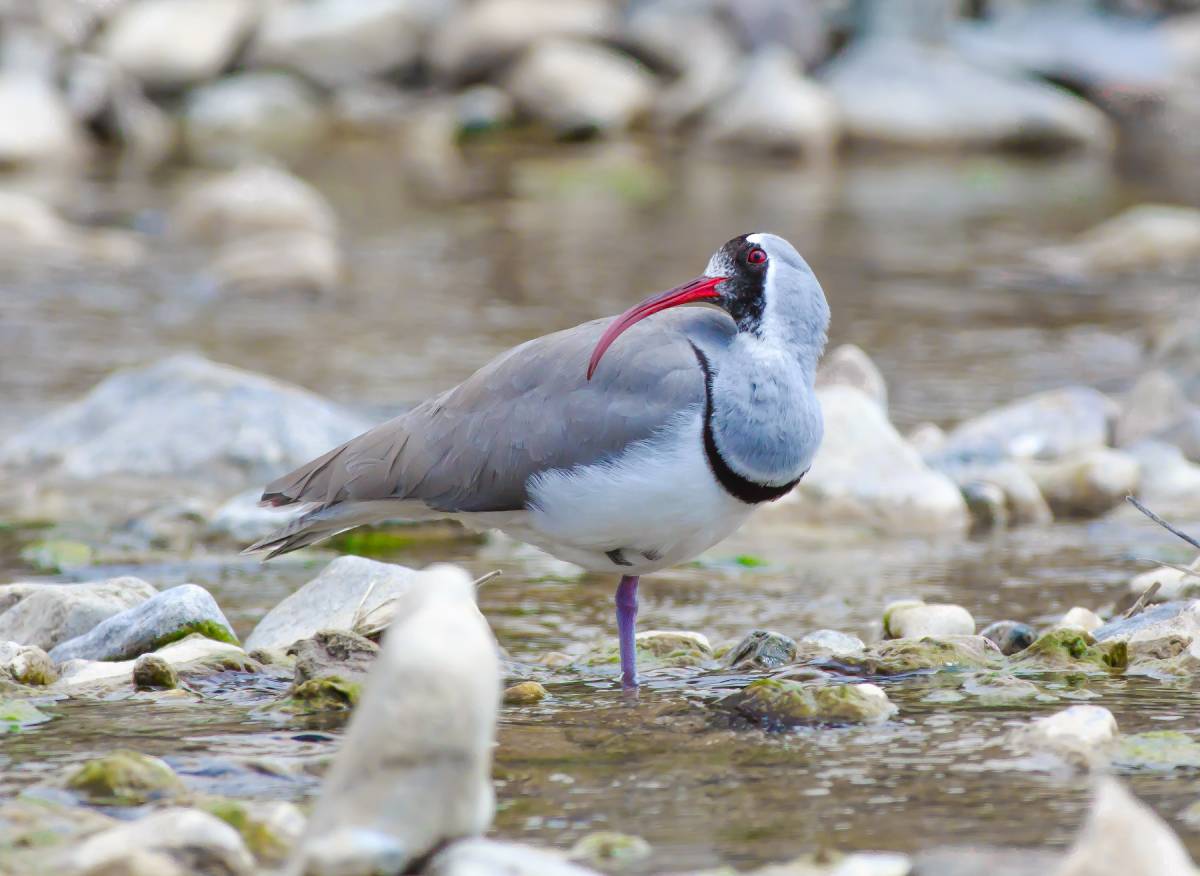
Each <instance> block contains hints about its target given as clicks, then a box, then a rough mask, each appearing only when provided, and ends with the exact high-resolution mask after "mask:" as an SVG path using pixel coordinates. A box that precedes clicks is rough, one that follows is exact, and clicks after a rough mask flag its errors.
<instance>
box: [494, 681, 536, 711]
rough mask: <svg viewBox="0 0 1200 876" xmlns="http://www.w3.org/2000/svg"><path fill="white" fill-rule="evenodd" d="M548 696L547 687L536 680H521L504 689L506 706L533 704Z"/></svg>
mask: <svg viewBox="0 0 1200 876" xmlns="http://www.w3.org/2000/svg"><path fill="white" fill-rule="evenodd" d="M545 698H546V688H544V687H542V685H540V684H538V683H537V682H536V681H520V682H517V683H516V684H514V685H512V686H511V687H507V688H505V689H504V704H505V705H506V706H532V705H533V704H534V703H540V702H541V701H542V700H543V699H545Z"/></svg>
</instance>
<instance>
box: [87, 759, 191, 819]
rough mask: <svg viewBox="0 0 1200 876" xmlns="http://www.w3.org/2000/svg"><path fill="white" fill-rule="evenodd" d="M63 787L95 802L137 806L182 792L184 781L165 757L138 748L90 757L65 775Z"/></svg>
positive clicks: (103, 804)
mask: <svg viewBox="0 0 1200 876" xmlns="http://www.w3.org/2000/svg"><path fill="white" fill-rule="evenodd" d="M66 787H67V789H68V790H70V791H74V792H75V793H77V794H79V795H81V796H83V797H84V798H85V799H86V800H87V801H88V802H89V803H92V804H94V805H98V806H140V805H142V804H143V803H148V802H150V801H151V800H161V799H163V798H165V797H175V796H178V795H179V794H182V793H183V792H184V786H183V782H182V781H180V779H179V776H177V775H175V771H174V770H172V769H171V768H170V767H169V766H167V764H166V763H165V762H164V761H162V760H160V759H159V758H157V757H150V756H149V755H145V754H142V753H140V752H137V751H114V752H113V753H112V754H106V755H104V756H103V757H98V758H95V759H93V760H89V761H88V762H87V763H85V764H83V765H82V766H80V767H79V768H78V769H76V770H75V771H74V772H72V773H71V774H70V775H69V776H67V779H66Z"/></svg>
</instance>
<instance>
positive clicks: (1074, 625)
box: [1054, 605, 1104, 633]
mask: <svg viewBox="0 0 1200 876" xmlns="http://www.w3.org/2000/svg"><path fill="white" fill-rule="evenodd" d="M1054 626H1055V627H1056V628H1058V629H1073V630H1083V631H1084V632H1085V633H1094V632H1095V631H1096V630H1098V629H1100V627H1102V626H1104V621H1103V620H1102V619H1101V618H1100V616H1099V615H1098V614H1096V612H1094V611H1092V610H1091V609H1090V608H1083V607H1082V606H1079V605H1076V606H1075V607H1074V608H1072V609H1071V610H1070V611H1068V612H1067V613H1066V614H1064V615H1063V616H1062V618H1061V619H1060V620H1059V622H1058V623H1057V624H1055V625H1054Z"/></svg>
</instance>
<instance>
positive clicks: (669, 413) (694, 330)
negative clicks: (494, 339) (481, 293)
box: [263, 310, 732, 512]
mask: <svg viewBox="0 0 1200 876" xmlns="http://www.w3.org/2000/svg"><path fill="white" fill-rule="evenodd" d="M607 324H608V320H596V321H594V322H590V323H585V324H583V325H580V326H577V327H576V328H573V329H568V330H566V331H562V332H558V333H555V334H552V335H546V336H545V337H541V338H538V339H536V340H533V341H529V342H528V343H525V344H522V345H521V346H519V347H516V348H515V349H513V350H511V351H509V352H508V353H506V354H504V355H503V356H501V357H499V358H497V359H495V360H493V361H492V362H491V363H489V364H488V365H486V366H484V367H483V368H481V369H480V370H479V371H477V372H476V373H475V374H473V375H472V376H471V377H469V378H468V379H467V380H466V381H464V382H463V383H461V384H460V385H459V386H457V387H455V388H454V389H452V390H449V391H448V392H446V393H444V394H442V395H440V396H438V397H436V398H433V399H430V400H429V401H427V402H425V403H423V404H421V405H419V406H418V407H416V408H414V409H413V410H411V411H409V412H408V413H406V414H404V415H402V416H400V417H397V418H395V419H393V420H390V421H388V422H386V423H383V424H381V425H379V426H377V427H375V428H374V429H372V430H370V431H369V432H366V433H365V434H363V435H360V436H359V437H357V438H354V439H352V440H351V441H349V442H347V443H346V444H344V445H342V446H341V447H338V448H336V449H334V450H332V451H330V452H329V453H327V454H325V455H324V456H322V457H320V458H318V459H316V460H313V461H312V462H311V463H308V464H307V465H305V466H302V467H301V468H299V469H297V470H296V471H294V472H291V473H290V474H287V475H284V476H283V477H281V478H279V479H278V480H276V481H275V482H273V483H271V484H270V485H268V486H267V488H266V491H265V492H264V494H263V500H264V501H265V502H268V503H270V504H274V505H287V504H292V503H296V502H304V503H317V504H319V505H320V506H322V507H328V506H330V505H334V504H336V503H341V502H360V501H371V500H377V499H411V500H419V501H421V502H423V503H425V504H426V505H427V506H428V507H429V508H431V509H434V510H437V511H442V512H470V511H507V510H516V509H519V508H522V507H524V506H525V503H526V501H527V498H528V496H527V493H526V484H527V483H528V481H529V479H530V477H531V476H532V475H534V474H536V473H538V472H541V471H545V470H547V469H555V468H570V467H573V466H576V465H587V464H589V463H593V462H597V461H599V460H601V459H604V458H608V457H612V456H615V455H617V454H619V453H620V452H621V451H622V450H623V449H624V448H625V447H627V446H628V445H629V444H631V443H633V442H635V441H639V440H643V439H646V438H649V437H651V436H652V435H653V434H654V433H655V432H656V431H657V430H659V429H660V428H662V427H663V426H664V425H666V424H667V423H668V422H669V421H670V420H671V418H672V417H674V416H675V415H676V414H677V413H679V412H680V411H682V410H684V409H687V408H690V407H693V406H699V405H702V404H703V402H704V376H703V372H702V371H701V369H700V367H699V364H698V362H697V359H696V355H695V351H694V350H693V349H692V345H691V340H690V339H691V337H693V336H697V335H706V336H709V337H712V336H718V337H720V336H725V335H728V334H729V333H730V332H731V330H732V323H731V322H729V320H728V318H727V317H725V316H723V315H722V314H719V313H716V312H713V311H709V310H690V311H680V312H676V313H663V314H658V315H656V316H655V317H653V318H651V319H648V320H646V321H645V322H643V323H639V324H638V325H636V326H634V327H633V328H632V329H630V330H629V331H628V332H626V333H625V334H624V335H622V336H621V338H620V339H619V340H618V341H617V342H616V343H615V344H614V345H613V347H612V348H611V349H610V350H609V351H608V352H607V353H606V354H605V357H604V359H603V360H602V361H601V363H600V366H599V368H598V369H597V371H596V373H595V375H594V376H593V378H592V380H591V381H588V380H587V379H586V378H585V372H586V369H587V362H588V357H589V356H590V354H591V351H592V349H593V348H594V347H595V345H596V342H597V340H598V339H599V337H600V334H601V333H602V332H603V330H604V328H605V326H607Z"/></svg>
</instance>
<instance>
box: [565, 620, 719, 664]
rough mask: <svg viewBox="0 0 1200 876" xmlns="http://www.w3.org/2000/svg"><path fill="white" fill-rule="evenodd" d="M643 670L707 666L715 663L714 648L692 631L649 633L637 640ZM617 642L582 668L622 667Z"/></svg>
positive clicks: (590, 656)
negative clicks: (713, 661)
mask: <svg viewBox="0 0 1200 876" xmlns="http://www.w3.org/2000/svg"><path fill="white" fill-rule="evenodd" d="M635 647H636V649H637V661H638V668H639V669H640V670H643V671H644V670H650V669H662V668H665V667H671V668H681V667H682V668H691V667H699V666H704V665H706V664H708V663H710V662H711V661H712V660H713V659H714V655H713V649H712V646H711V645H710V644H709V642H708V637H707V636H705V635H704V634H703V633H695V632H691V631H689V630H646V631H645V632H642V633H638V634H637V637H636V639H635ZM620 660H621V657H620V650H619V648H618V645H617V642H616V640H615V639H614V640H611V641H610V642H608V643H606V644H605V645H602V646H601V647H600V648H599V649H597V650H596V651H595V652H593V653H591V654H587V655H585V656H584V657H582V658H581V659H580V660H579V664H580V665H582V666H606V665H612V666H616V665H618V664H619V663H620Z"/></svg>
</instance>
